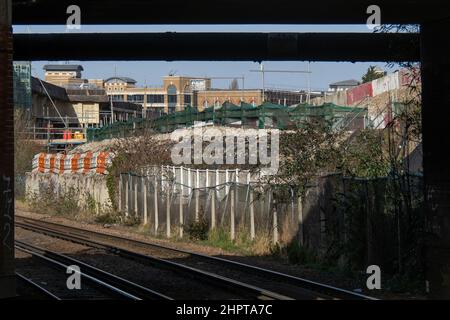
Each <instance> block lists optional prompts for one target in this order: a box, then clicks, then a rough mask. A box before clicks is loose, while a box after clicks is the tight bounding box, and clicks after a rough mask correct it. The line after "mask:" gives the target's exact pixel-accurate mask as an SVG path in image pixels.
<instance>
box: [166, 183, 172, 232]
mask: <svg viewBox="0 0 450 320" xmlns="http://www.w3.org/2000/svg"><path fill="white" fill-rule="evenodd" d="M170 189H171V188H167V196H166V236H167V238H170V227H171V226H170Z"/></svg>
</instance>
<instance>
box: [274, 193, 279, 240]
mask: <svg viewBox="0 0 450 320" xmlns="http://www.w3.org/2000/svg"><path fill="white" fill-rule="evenodd" d="M273 243H274V244H277V243H278V212H277V202H276V200H275V197H274V198H273Z"/></svg>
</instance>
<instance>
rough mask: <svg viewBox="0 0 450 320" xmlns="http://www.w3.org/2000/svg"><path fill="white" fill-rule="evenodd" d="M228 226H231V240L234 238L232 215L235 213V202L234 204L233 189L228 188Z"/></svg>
mask: <svg viewBox="0 0 450 320" xmlns="http://www.w3.org/2000/svg"><path fill="white" fill-rule="evenodd" d="M230 191H231V192H230V193H229V195H230V224H231V225H230V228H231V230H230V231H231V235H230V238H231V240H234V238H235V230H234V215H235V204H234V190H230Z"/></svg>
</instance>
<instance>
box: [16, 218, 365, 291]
mask: <svg viewBox="0 0 450 320" xmlns="http://www.w3.org/2000/svg"><path fill="white" fill-rule="evenodd" d="M16 218H17V219H16V226H17V227H20V228H24V229H27V230H30V231H34V232H39V233H42V234H45V235H48V236H51V237H57V238H61V239H64V240H69V241H72V242H75V243H79V244H84V245H87V246H90V247H95V248H99V249H104V250H107V251H109V252H112V253H114V254H118V255H120V256H123V257H126V258H130V259H134V260H138V261H140V262H143V263H151V264H156V265H158V266H161V267H165V268H171V269H172V270H174V271H177V272H183V273H186V272H188V273H189V274H190V275H191V276H194V277H200V278H201V279H203V280H208V281H210V282H213V283H215V284H218V285H221V286H224V287H228V288H229V289H239V290H244V291H247V292H248V293H253V294H254V298H257V299H351V300H355V299H356V300H374V298H372V297H369V296H366V295H363V294H359V293H355V292H352V291H348V290H345V289H341V288H337V287H333V286H330V285H326V284H322V283H319V282H315V281H311V280H307V279H303V278H299V277H295V276H292V275H288V274H284V273H281V272H278V271H273V270H269V269H265V268H261V267H257V266H252V265H249V264H244V263H241V262H236V261H232V260H228V259H224V258H220V257H212V256H208V255H203V254H199V253H194V252H190V251H186V250H181V249H175V248H170V247H166V246H162V245H159V244H153V243H148V242H144V241H139V240H134V239H129V238H125V237H121V236H116V235H110V234H105V233H101V232H96V231H90V230H85V229H81V228H77V227H72V226H66V225H61V224H57V223H53V222H44V221H41V220H35V219H31V218H24V217H20V216H16ZM130 247H131V248H133V250H132V251H130V250H128V249H129V248H130ZM136 251H140V252H144V253H140V252H136ZM161 255H163V256H167V257H171V258H181V257H183V258H184V259H178V260H183V261H184V262H183V263H180V262H174V261H170V260H168V259H162V258H156V257H155V256H161ZM193 266H195V268H194V267H193ZM198 266H201V268H202V269H203V270H200V269H198V268H197V267H198ZM205 269H206V270H205ZM211 270H212V271H211ZM217 273H220V274H222V275H220V274H217ZM224 274H225V275H228V276H230V277H226V276H224ZM231 277H233V279H231ZM236 278H239V279H243V278H244V279H246V280H245V281H246V282H249V281H250V282H252V284H248V283H244V282H242V281H240V280H236ZM262 287H263V288H262ZM266 288H267V289H266Z"/></svg>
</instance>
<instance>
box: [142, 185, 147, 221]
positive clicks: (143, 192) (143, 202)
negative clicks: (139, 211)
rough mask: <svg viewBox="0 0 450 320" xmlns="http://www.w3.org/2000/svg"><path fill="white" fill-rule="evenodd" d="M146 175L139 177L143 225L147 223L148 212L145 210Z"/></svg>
mask: <svg viewBox="0 0 450 320" xmlns="http://www.w3.org/2000/svg"><path fill="white" fill-rule="evenodd" d="M146 180H147V177H144V176H142V177H141V186H142V188H141V189H142V208H143V211H144V212H143V214H144V225H146V224H147V223H148V216H147V214H148V212H147V181H146Z"/></svg>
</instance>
